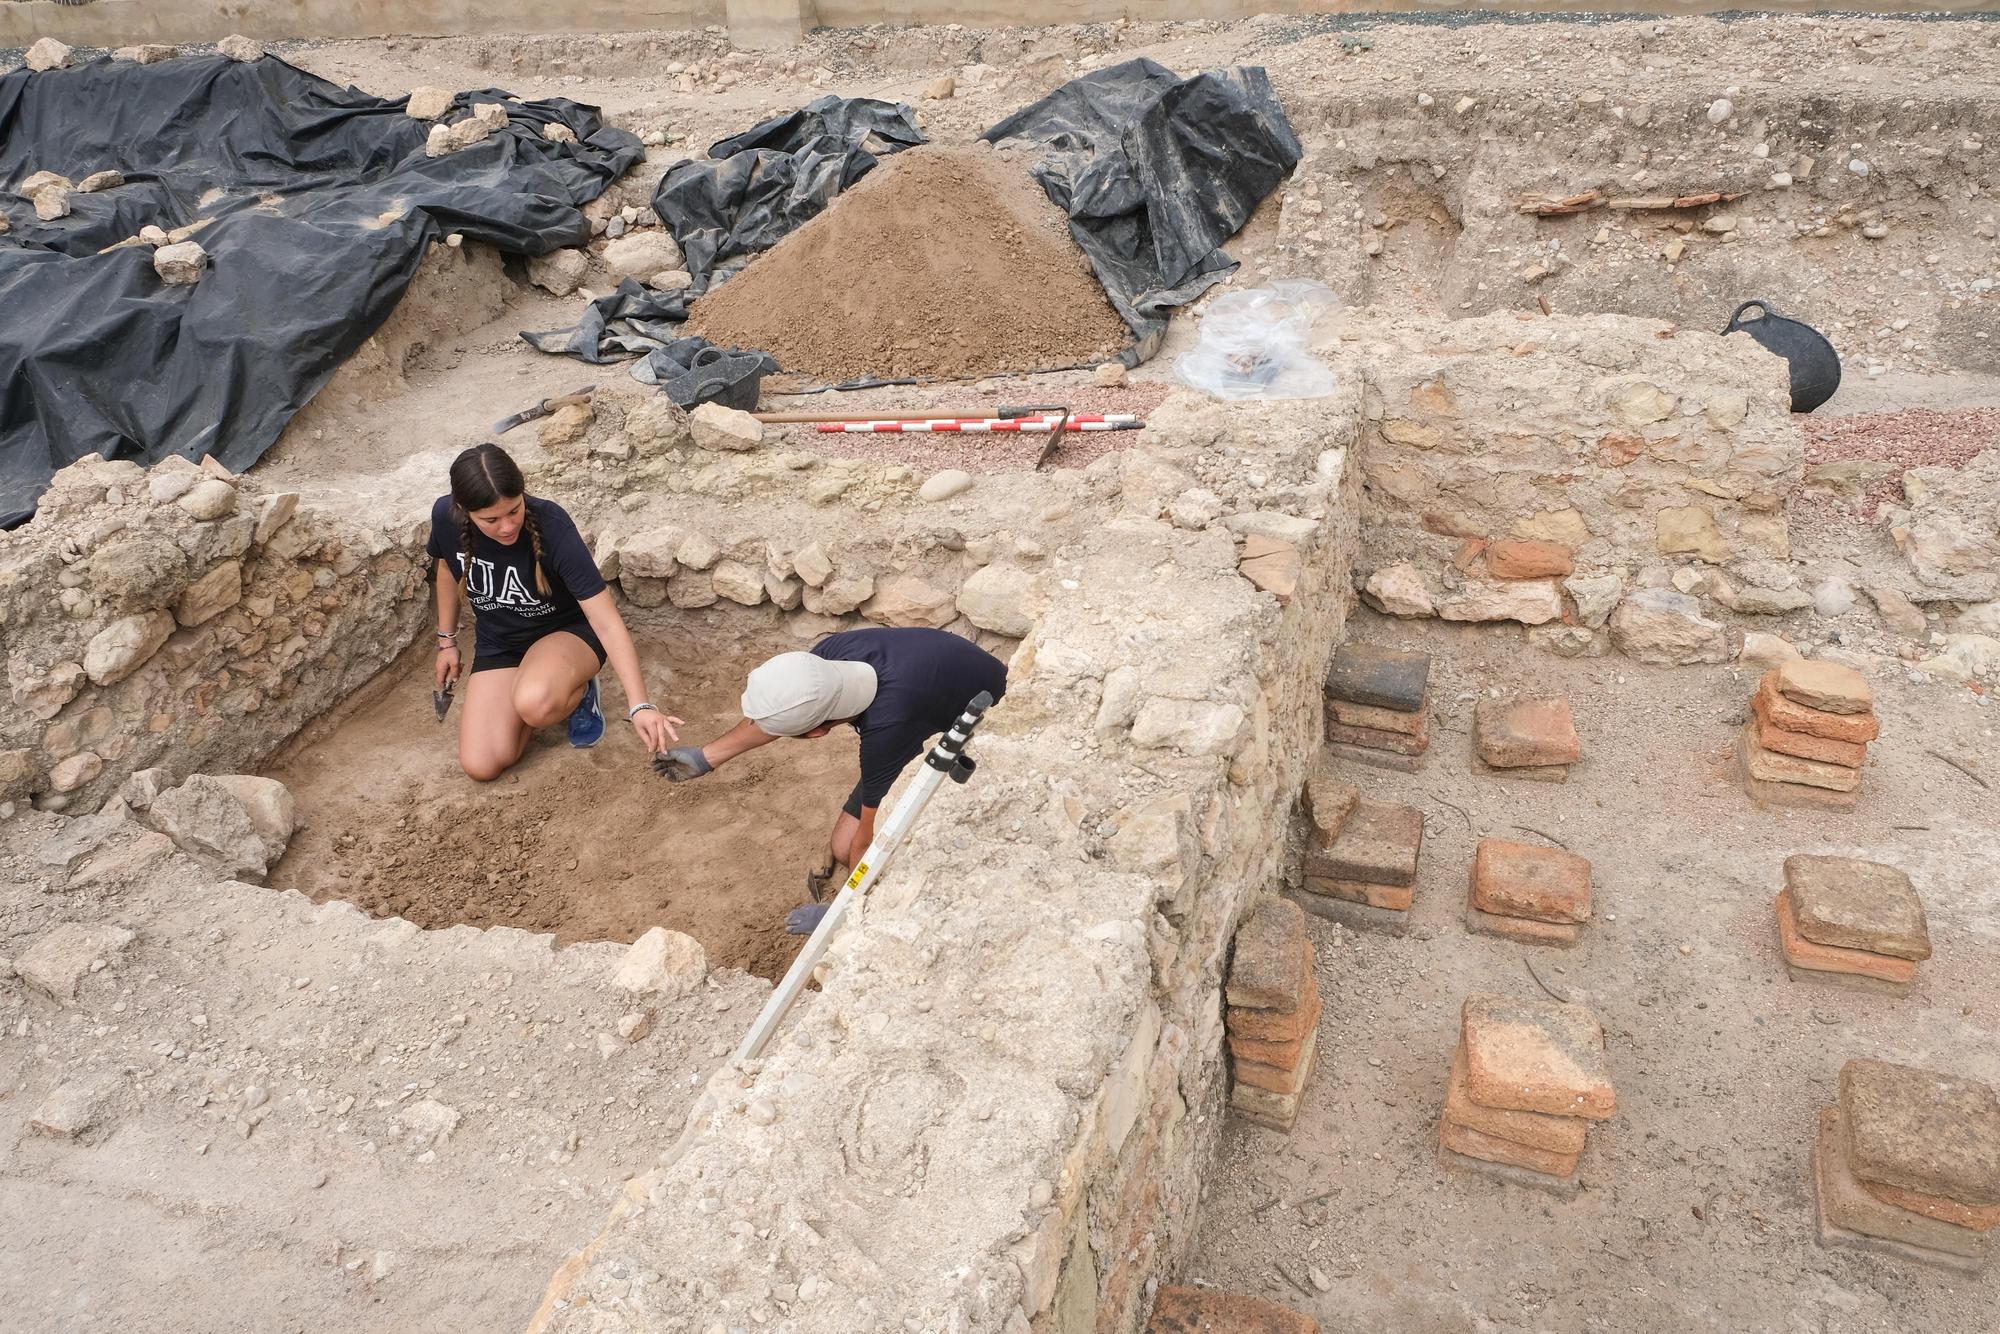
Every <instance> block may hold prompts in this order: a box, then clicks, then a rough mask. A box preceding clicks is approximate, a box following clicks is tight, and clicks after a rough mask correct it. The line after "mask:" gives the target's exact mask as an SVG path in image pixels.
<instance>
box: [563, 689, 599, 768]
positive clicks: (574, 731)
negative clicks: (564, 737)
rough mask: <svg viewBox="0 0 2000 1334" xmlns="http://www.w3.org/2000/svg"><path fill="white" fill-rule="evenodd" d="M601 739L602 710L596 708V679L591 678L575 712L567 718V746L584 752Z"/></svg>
mask: <svg viewBox="0 0 2000 1334" xmlns="http://www.w3.org/2000/svg"><path fill="white" fill-rule="evenodd" d="M603 739H604V710H603V709H600V708H599V707H597V678H596V677H594V676H593V677H591V678H590V684H589V686H587V687H586V688H585V689H584V692H583V698H582V699H581V700H578V701H577V705H576V712H575V713H572V714H571V715H570V716H569V744H570V745H572V746H575V747H576V748H577V749H578V750H584V749H587V748H589V747H591V746H594V745H596V744H597V743H598V742H600V741H602V740H603Z"/></svg>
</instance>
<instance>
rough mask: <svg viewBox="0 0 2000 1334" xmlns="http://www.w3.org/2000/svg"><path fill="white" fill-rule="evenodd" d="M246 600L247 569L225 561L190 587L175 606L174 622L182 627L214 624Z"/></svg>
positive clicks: (231, 561)
mask: <svg viewBox="0 0 2000 1334" xmlns="http://www.w3.org/2000/svg"><path fill="white" fill-rule="evenodd" d="M242 600H243V566H242V564H241V563H240V562H237V561H233V560H230V561H224V562H223V563H222V564H220V565H218V566H216V567H215V568H214V569H212V570H210V571H209V572H208V573H207V574H204V575H203V576H202V577H201V578H199V579H197V580H195V581H194V582H193V583H192V584H189V585H188V588H187V591H186V592H185V593H182V594H181V596H180V601H179V602H177V603H175V604H174V619H175V620H177V621H179V622H180V623H181V624H182V625H200V624H201V623H202V622H204V621H210V620H214V619H215V618H216V617H217V616H220V615H221V614H222V613H223V612H225V611H228V610H229V609H230V608H231V607H233V606H235V605H236V604H237V603H238V602H241V601H242Z"/></svg>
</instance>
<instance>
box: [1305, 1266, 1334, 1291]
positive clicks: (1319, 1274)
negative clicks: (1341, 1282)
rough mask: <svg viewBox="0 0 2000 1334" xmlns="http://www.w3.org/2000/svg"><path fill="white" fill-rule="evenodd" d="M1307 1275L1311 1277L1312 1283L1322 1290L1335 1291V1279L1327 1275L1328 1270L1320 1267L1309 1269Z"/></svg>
mask: <svg viewBox="0 0 2000 1334" xmlns="http://www.w3.org/2000/svg"><path fill="white" fill-rule="evenodd" d="M1306 1277H1307V1278H1309V1279H1311V1280H1312V1285H1313V1286H1314V1287H1315V1288H1318V1289H1319V1290H1320V1291H1321V1292H1332V1291H1333V1280H1332V1279H1330V1278H1328V1277H1327V1276H1326V1271H1325V1270H1324V1269H1319V1268H1313V1269H1308V1270H1306Z"/></svg>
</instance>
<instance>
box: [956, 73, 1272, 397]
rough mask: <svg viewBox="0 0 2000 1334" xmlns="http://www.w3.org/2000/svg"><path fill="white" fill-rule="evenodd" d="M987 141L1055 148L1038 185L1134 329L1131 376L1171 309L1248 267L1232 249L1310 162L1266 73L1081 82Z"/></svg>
mask: <svg viewBox="0 0 2000 1334" xmlns="http://www.w3.org/2000/svg"><path fill="white" fill-rule="evenodd" d="M981 137H982V138H984V139H986V140H988V141H989V142H991V143H994V144H1000V143H1003V142H1007V141H1019V142H1024V143H1028V144H1034V145H1039V146H1040V147H1041V148H1042V149H1043V150H1044V157H1043V158H1042V160H1041V161H1040V162H1039V163H1038V164H1037V165H1036V167H1035V169H1034V175H1035V179H1036V180H1038V181H1040V182H1041V185H1042V188H1043V189H1044V190H1046V191H1047V192H1048V196H1049V198H1050V199H1051V200H1053V201H1054V202H1055V204H1056V206H1057V207H1058V208H1060V209H1062V210H1063V211H1064V212H1065V213H1067V214H1068V215H1069V220H1070V234H1071V235H1072V236H1074V237H1075V238H1076V243H1077V245H1079V246H1081V247H1082V249H1083V253H1084V254H1085V255H1086V256H1088V257H1089V259H1090V263H1091V267H1092V268H1093V269H1095V270H1096V273H1097V278H1098V281H1099V282H1101V283H1103V284H1104V290H1105V292H1106V294H1107V295H1109V296H1110V298H1111V304H1112V305H1113V306H1115V307H1117V310H1118V313H1119V314H1120V315H1122V316H1124V318H1125V322H1126V323H1127V324H1129V325H1130V326H1131V327H1132V331H1133V333H1134V334H1135V335H1136V337H1137V340H1138V342H1137V345H1136V346H1135V347H1134V348H1132V349H1131V350H1130V351H1129V352H1127V353H1126V355H1125V360H1126V362H1127V363H1128V364H1132V365H1136V364H1138V363H1139V362H1141V361H1144V360H1145V359H1146V358H1148V357H1150V356H1152V354H1153V353H1154V351H1155V350H1157V348H1158V346H1159V342H1160V338H1161V336H1162V335H1163V334H1164V333H1165V332H1166V327H1167V312H1168V311H1169V310H1170V309H1171V308H1173V307H1175V306H1182V305H1186V304H1187V303H1188V302H1190V301H1193V300H1194V299H1195V298H1196V297H1198V296H1200V295H1201V294H1202V292H1204V291H1205V290H1207V289H1208V288H1209V287H1210V286H1211V285H1213V284H1214V283H1216V282H1217V281H1219V280H1220V279H1221V278H1222V277H1223V276H1224V275H1226V274H1228V273H1229V272H1230V271H1231V270H1233V269H1234V268H1235V267H1236V261H1234V260H1232V259H1230V258H1229V256H1227V255H1226V254H1224V253H1223V252H1222V250H1221V249H1220V247H1221V245H1222V243H1223V242H1224V241H1226V240H1228V239H1229V238H1230V237H1231V236H1233V235H1235V234H1236V232H1237V230H1238V229H1239V228H1241V227H1242V226H1243V224H1244V223H1245V222H1248V221H1249V219H1250V215H1251V214H1252V213H1253V212H1255V211H1256V209H1257V206H1258V204H1260V203H1262V202H1263V200H1264V197H1265V196H1266V195H1268V194H1270V193H1271V191H1272V190H1273V189H1275V188H1276V187H1277V185H1278V183H1279V182H1280V181H1281V180H1283V179H1284V177H1285V173H1287V172H1289V171H1290V170H1291V169H1292V168H1293V167H1294V166H1296V165H1297V164H1298V160H1299V157H1300V154H1301V150H1300V148H1299V141H1298V138H1297V136H1296V135H1294V134H1293V133H1292V127H1291V122H1290V121H1288V120H1287V119H1286V118H1285V110H1284V107H1283V106H1281V105H1280V104H1279V102H1278V96H1277V94H1276V93H1275V92H1274V91H1272V88H1271V81H1270V79H1269V78H1268V77H1267V76H1266V74H1265V72H1264V71H1263V70H1262V69H1261V68H1258V67H1256V66H1238V67H1236V68H1234V69H1226V70H1209V71H1206V72H1204V73H1201V74H1197V75H1195V76H1194V77H1193V78H1190V79H1183V78H1181V77H1180V76H1179V75H1177V74H1175V73H1174V72H1173V71H1172V70H1170V69H1168V68H1166V67H1165V66H1163V65H1159V64H1155V63H1154V62H1153V61H1150V60H1145V59H1139V60H1128V61H1126V62H1124V63H1123V64H1119V65H1113V66H1111V67H1110V68H1108V69H1102V70H1097V71H1095V72H1094V73H1090V74H1086V75H1083V76H1082V77H1080V78H1076V79H1071V80H1070V81H1069V82H1068V83H1066V84H1064V85H1063V86H1062V87H1060V88H1058V89H1056V90H1055V91H1054V92H1053V93H1050V94H1049V95H1048V96H1047V97H1045V98H1043V99H1042V100H1041V101H1039V102H1036V103H1035V104H1034V105H1032V106H1029V107H1024V108H1022V109H1021V110H1020V111H1017V112H1015V113H1014V114H1013V115H1011V116H1009V117H1007V119H1005V120H1003V121H1001V122H1000V123H999V124H998V125H995V126H994V127H993V128H992V129H990V130H988V131H987V132H986V133H985V134H984V135H982V136H981Z"/></svg>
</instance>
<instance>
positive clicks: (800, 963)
mask: <svg viewBox="0 0 2000 1334" xmlns="http://www.w3.org/2000/svg"><path fill="white" fill-rule="evenodd" d="M992 707H993V696H992V695H990V694H988V693H987V692H985V691H984V690H982V691H980V692H979V693H978V694H977V695H975V696H973V699H972V702H971V703H970V704H968V705H966V706H965V712H964V713H961V714H960V715H959V716H958V721H957V722H955V723H953V724H952V725H951V727H950V728H949V729H948V730H946V732H945V734H944V735H943V736H941V737H939V738H938V742H937V744H936V745H935V746H933V747H931V753H930V754H928V755H926V756H925V757H924V767H923V768H922V769H920V770H918V771H917V777H916V781H914V782H912V783H911V784H910V788H909V791H907V792H905V793H904V794H903V798H902V800H901V801H898V802H897V803H896V805H895V807H894V808H893V809H891V810H890V812H889V818H888V819H887V820H884V821H883V822H882V825H881V827H880V828H879V829H877V830H876V831H875V837H874V839H873V840H871V841H870V842H869V844H868V851H867V852H865V853H863V854H862V855H861V859H860V860H859V861H857V862H856V863H855V864H854V874H852V875H850V876H848V877H847V883H846V884H844V885H842V886H841V887H840V893H839V894H837V895H835V896H834V900H833V906H832V907H830V908H828V909H827V910H826V915H825V916H824V917H822V918H820V919H819V925H818V926H816V927H814V928H813V933H812V935H811V936H810V937H808V938H807V940H806V943H805V948H804V949H802V950H800V951H799V957H798V958H796V959H794V960H792V966H791V967H790V968H789V969H787V970H786V971H785V978H784V981H782V982H780V983H778V989H777V990H776V991H774V992H772V993H771V999H769V1000H767V1001H765V1002H764V1009H763V1012H762V1013H761V1014H759V1015H758V1016H757V1022H756V1023H754V1024H752V1025H750V1031H749V1033H747V1034H745V1035H744V1038H743V1045H742V1046H740V1047H738V1048H737V1049H736V1059H737V1060H739V1061H747V1060H750V1059H751V1058H752V1057H754V1056H757V1055H759V1054H760V1053H761V1052H762V1051H763V1050H764V1046H765V1044H766V1043H768V1042H769V1041H770V1040H771V1034H773V1033H774V1032H776V1031H777V1028H778V1024H779V1023H780V1022H781V1021H782V1020H783V1019H784V1017H785V1014H786V1012H787V1011H788V1010H790V1009H791V1008H792V1002H794V1001H796V1000H797V999H798V998H799V993H800V992H801V991H804V990H805V986H806V980H807V979H808V978H810V977H811V976H812V971H813V969H815V968H817V967H819V961H820V959H821V958H823V957H824V956H825V954H826V947H827V946H828V945H829V944H830V943H832V940H833V933H834V932H836V931H838V930H839V929H840V923H841V921H842V920H843V919H844V918H845V917H846V916H847V905H848V904H849V903H850V902H852V901H853V899H854V898H856V897H857V896H858V895H862V894H866V893H867V892H868V890H869V888H870V887H871V886H872V885H874V883H875V882H876V880H878V879H880V878H881V875H882V871H883V868H885V867H886V866H888V864H889V859H890V858H891V857H894V856H895V855H896V849H898V848H900V847H902V846H903V843H904V841H905V840H906V839H908V838H909V836H910V828H911V826H913V825H914V824H916V822H917V817H918V816H919V815H922V814H923V813H924V807H925V806H926V805H928V804H929V802H930V799H931V796H932V794H934V793H935V792H936V791H937V790H938V786H939V784H941V783H943V782H944V780H945V779H947V778H949V779H951V780H952V781H953V782H955V783H963V782H964V781H965V780H966V779H968V778H970V777H972V770H973V762H972V757H971V756H970V755H967V754H966V753H965V743H966V742H968V741H970V740H972V729H973V728H975V727H977V726H979V719H980V717H981V715H983V714H984V713H985V712H986V711H987V710H988V709H990V708H992Z"/></svg>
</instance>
